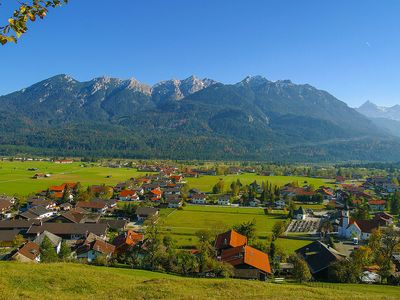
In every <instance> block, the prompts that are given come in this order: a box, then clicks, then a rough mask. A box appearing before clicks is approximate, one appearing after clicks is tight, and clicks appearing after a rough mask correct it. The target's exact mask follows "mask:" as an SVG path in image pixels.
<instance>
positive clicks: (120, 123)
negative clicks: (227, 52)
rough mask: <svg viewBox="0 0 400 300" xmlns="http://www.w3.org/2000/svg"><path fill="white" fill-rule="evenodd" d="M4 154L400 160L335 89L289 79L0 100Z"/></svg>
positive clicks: (74, 84)
mask: <svg viewBox="0 0 400 300" xmlns="http://www.w3.org/2000/svg"><path fill="white" fill-rule="evenodd" d="M0 117H1V119H0V132H1V136H0V145H1V147H0V151H1V153H2V154H16V153H24V152H26V153H28V152H29V153H32V152H33V153H36V154H46V155H78V156H109V157H110V156H114V157H141V158H153V157H157V158H174V159H249V160H272V161H337V160H374V161H375V160H382V159H384V160H400V155H399V154H398V153H400V152H399V151H396V152H395V151H393V149H400V142H399V139H397V138H395V137H394V136H393V134H392V133H391V132H389V131H388V130H386V129H382V128H381V127H380V126H378V125H377V124H376V123H375V122H373V121H371V120H370V119H368V118H367V117H366V116H364V115H362V114H360V113H359V112H357V111H356V110H355V109H352V108H350V107H348V106H347V105H346V104H345V103H344V102H342V101H340V100H338V99H336V98H335V97H334V96H332V95H330V94H329V93H327V92H325V91H322V90H318V89H316V88H314V87H312V86H310V85H308V84H305V85H297V84H294V83H292V82H291V81H289V80H283V81H275V82H273V81H269V80H267V79H266V78H263V77H261V76H253V77H246V78H245V79H243V80H242V81H240V82H238V83H236V84H223V83H219V82H216V81H214V80H211V79H198V78H196V77H195V76H191V77H189V78H186V79H184V80H168V81H163V82H160V83H158V84H155V85H154V86H149V85H146V84H142V83H140V82H138V81H137V80H135V79H131V80H121V79H116V78H106V77H102V78H96V79H93V80H91V81H88V82H79V81H77V80H75V79H73V78H71V77H69V76H67V75H58V76H55V77H52V78H49V79H47V80H44V81H42V82H39V83H37V84H34V85H32V86H31V87H28V88H26V89H23V90H21V91H17V92H14V93H12V94H9V95H6V96H2V97H0Z"/></svg>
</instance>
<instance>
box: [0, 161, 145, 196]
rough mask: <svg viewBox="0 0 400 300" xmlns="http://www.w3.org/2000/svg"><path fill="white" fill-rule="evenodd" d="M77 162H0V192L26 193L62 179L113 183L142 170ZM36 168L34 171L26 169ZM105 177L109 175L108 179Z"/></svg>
mask: <svg viewBox="0 0 400 300" xmlns="http://www.w3.org/2000/svg"><path fill="white" fill-rule="evenodd" d="M80 165H81V164H80V163H73V164H66V165H61V164H55V163H51V162H36V161H35V162H33V161H29V162H9V161H1V162H0V194H8V195H14V194H17V195H22V196H25V195H28V194H29V193H33V192H38V191H41V190H43V189H46V188H48V187H49V186H51V185H58V184H61V183H63V182H77V181H79V182H81V184H82V185H84V186H86V185H92V184H103V183H104V184H108V185H114V184H116V183H118V182H121V181H125V180H127V179H129V178H132V177H138V176H139V175H144V174H145V173H140V172H137V171H136V170H134V169H124V168H121V169H114V168H106V167H98V166H90V165H88V167H81V166H80ZM29 168H37V169H38V170H37V171H28V169H29ZM36 173H50V174H51V175H52V176H51V177H50V178H43V179H32V176H33V175H35V174H36ZM107 176H110V177H109V178H107Z"/></svg>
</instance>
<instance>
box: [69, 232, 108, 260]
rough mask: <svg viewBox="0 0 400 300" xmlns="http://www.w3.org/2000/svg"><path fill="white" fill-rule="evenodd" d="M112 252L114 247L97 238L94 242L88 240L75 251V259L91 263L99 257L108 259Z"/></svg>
mask: <svg viewBox="0 0 400 300" xmlns="http://www.w3.org/2000/svg"><path fill="white" fill-rule="evenodd" d="M114 251H115V246H114V245H111V244H109V243H107V242H105V241H104V240H102V239H100V238H97V237H96V238H94V240H91V239H90V238H89V239H87V240H85V242H83V244H82V245H80V246H79V247H78V248H77V249H76V257H77V258H78V259H87V261H88V262H92V261H93V260H94V259H96V258H97V257H99V256H105V257H106V258H107V259H109V258H111V255H112V254H113V253H114Z"/></svg>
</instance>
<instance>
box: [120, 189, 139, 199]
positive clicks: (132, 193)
mask: <svg viewBox="0 0 400 300" xmlns="http://www.w3.org/2000/svg"><path fill="white" fill-rule="evenodd" d="M135 195H136V191H132V190H123V191H121V192H120V193H119V196H120V197H128V196H135Z"/></svg>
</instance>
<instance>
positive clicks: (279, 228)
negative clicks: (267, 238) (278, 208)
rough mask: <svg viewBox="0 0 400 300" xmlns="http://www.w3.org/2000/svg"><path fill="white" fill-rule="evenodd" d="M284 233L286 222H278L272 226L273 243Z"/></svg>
mask: <svg viewBox="0 0 400 300" xmlns="http://www.w3.org/2000/svg"><path fill="white" fill-rule="evenodd" d="M285 231H286V222H285V221H278V222H276V223H275V224H274V226H272V240H273V241H275V240H276V239H277V238H279V237H280V236H281V235H282V234H284V233H285Z"/></svg>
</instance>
